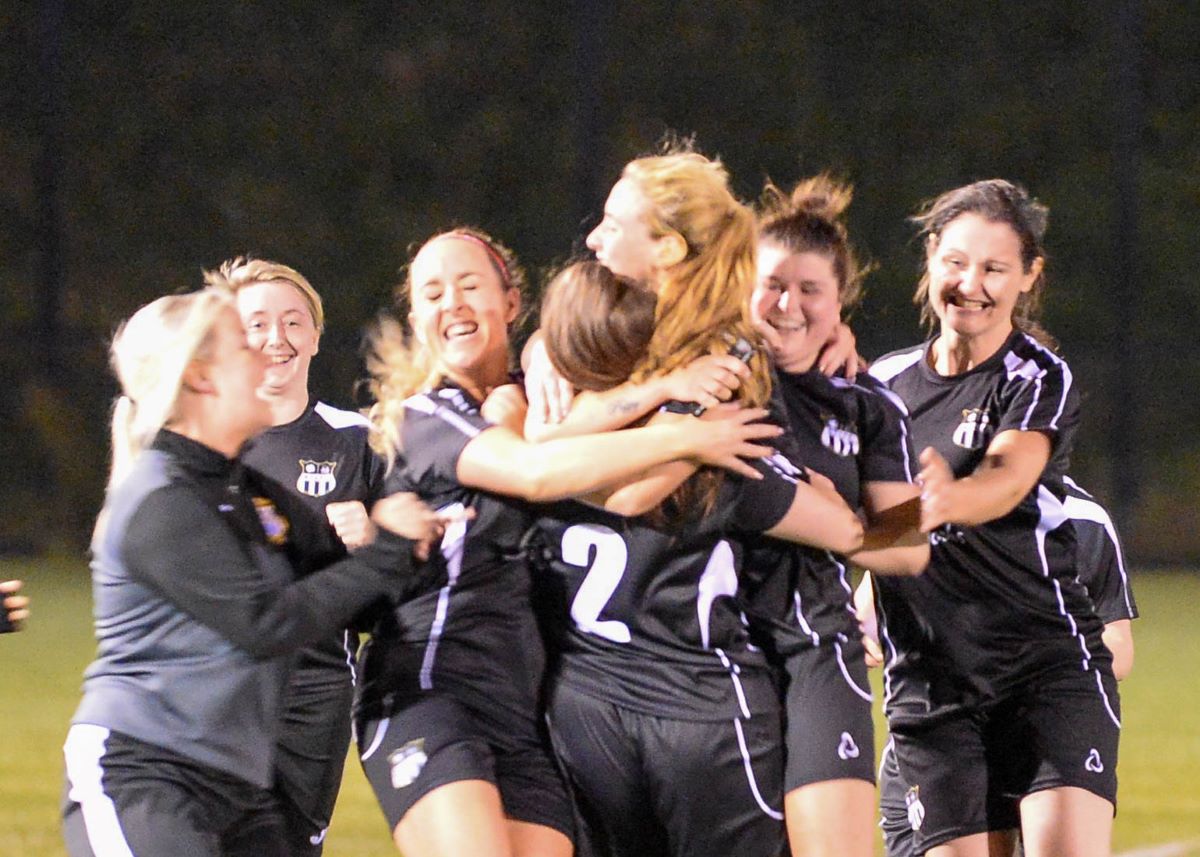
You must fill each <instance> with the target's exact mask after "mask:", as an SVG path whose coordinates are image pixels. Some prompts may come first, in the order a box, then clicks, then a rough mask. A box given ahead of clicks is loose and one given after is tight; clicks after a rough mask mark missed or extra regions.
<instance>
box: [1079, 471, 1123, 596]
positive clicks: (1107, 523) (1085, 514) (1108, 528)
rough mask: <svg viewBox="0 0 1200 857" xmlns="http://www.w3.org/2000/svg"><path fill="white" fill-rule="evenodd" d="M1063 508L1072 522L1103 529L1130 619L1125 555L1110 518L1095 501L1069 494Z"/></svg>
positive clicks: (1080, 490) (1080, 489) (1082, 491)
mask: <svg viewBox="0 0 1200 857" xmlns="http://www.w3.org/2000/svg"><path fill="white" fill-rule="evenodd" d="M1063 481H1064V482H1066V483H1067V484H1068V485H1070V486H1071V487H1072V488H1074V489H1075V490H1076V491H1079V492H1081V493H1084V494H1086V493H1087V492H1086V491H1084V490H1083V489H1082V488H1080V487H1079V486H1078V485H1076V484H1075V483H1074V482H1073V481H1071V479H1070V478H1069V477H1064V479H1063ZM1063 508H1064V509H1065V510H1066V512H1067V517H1068V518H1070V519H1071V520H1073V521H1091V522H1092V523H1095V524H1099V525H1100V526H1102V527H1104V532H1105V533H1106V534H1107V535H1108V539H1109V541H1111V542H1112V546H1113V552H1114V553H1115V554H1116V556H1117V572H1118V573H1119V574H1120V575H1121V595H1122V597H1123V598H1124V599H1125V610H1126V612H1127V613H1128V614H1129V616H1128V618H1132V617H1133V612H1134V611H1133V602H1132V600H1131V599H1130V597H1129V575H1128V573H1127V572H1126V571H1125V555H1124V552H1122V550H1121V542H1120V541H1119V540H1118V539H1117V528H1116V526H1115V525H1114V524H1113V521H1112V518H1111V517H1109V514H1108V512H1107V511H1105V509H1104V507H1103V506H1101V505H1100V504H1099V503H1097V502H1096V501H1095V500H1084V499H1083V498H1082V497H1072V496H1071V495H1069V494H1068V495H1067V498H1066V499H1065V500H1063Z"/></svg>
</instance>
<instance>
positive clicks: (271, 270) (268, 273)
mask: <svg viewBox="0 0 1200 857" xmlns="http://www.w3.org/2000/svg"><path fill="white" fill-rule="evenodd" d="M276 282H278V283H287V284H288V285H289V286H291V287H292V288H294V289H295V290H296V291H298V292H299V293H300V296H301V297H302V298H304V302H305V303H306V304H308V312H309V314H310V315H311V316H312V320H313V325H315V326H316V328H317V333H320V332H321V331H323V330H324V329H325V305H324V304H323V303H321V296H320V295H319V294H317V290H316V289H314V288H313V287H312V283H310V282H309V281H308V280H307V279H306V278H305V276H304V275H303V274H301V273H300V272H299V271H297V270H296V269H295V268H290V267H288V266H287V265H283V264H280V263H279V262H268V261H267V260H266V259H255V258H253V257H251V256H236V257H234V258H232V259H229V260H227V261H225V262H222V263H221V266H220V267H219V268H217V269H216V270H215V271H205V272H204V285H206V286H208V287H210V288H214V289H224V290H225V291H228V292H229V293H230V294H233V295H236V294H237V293H238V291H240V290H241V289H244V288H246V287H247V286H255V285H258V284H259V283H276Z"/></svg>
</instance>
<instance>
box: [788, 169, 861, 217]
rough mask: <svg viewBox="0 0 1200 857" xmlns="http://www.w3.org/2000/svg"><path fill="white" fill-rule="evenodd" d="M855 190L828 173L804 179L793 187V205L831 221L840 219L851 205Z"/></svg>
mask: <svg viewBox="0 0 1200 857" xmlns="http://www.w3.org/2000/svg"><path fill="white" fill-rule="evenodd" d="M853 197H854V191H853V190H851V188H850V186H849V185H847V184H842V183H841V182H839V181H837V180H835V179H834V178H833V177H832V176H830V175H829V174H828V173H822V174H820V175H818V176H813V177H812V178H809V179H804V180H803V181H801V182H799V183H798V184H797V185H796V186H795V187H794V188H792V195H791V203H792V207H793V208H794V209H795V210H796V211H797V212H799V213H803V214H807V215H809V216H810V217H818V218H820V219H822V220H828V221H830V222H833V221H836V220H838V219H839V218H840V217H841V216H842V214H843V213H845V211H846V209H847V208H849V207H850V200H851V199H853Z"/></svg>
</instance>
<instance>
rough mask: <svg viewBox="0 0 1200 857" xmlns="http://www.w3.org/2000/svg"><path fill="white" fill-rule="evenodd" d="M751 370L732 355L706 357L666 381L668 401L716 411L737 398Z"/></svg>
mask: <svg viewBox="0 0 1200 857" xmlns="http://www.w3.org/2000/svg"><path fill="white" fill-rule="evenodd" d="M749 376H750V367H749V366H747V365H746V364H745V363H743V362H742V361H741V360H739V359H738V358H737V357H734V356H733V355H732V354H706V355H704V356H703V357H697V358H696V359H695V360H693V361H692V362H691V363H688V364H687V365H686V366H680V367H679V368H678V369H676V370H674V371H673V372H671V373H669V374H667V375H666V376H664V377H663V385H664V390H665V391H666V398H667V399H668V400H674V401H678V402H695V403H696V404H698V405H703V406H704V407H705V408H713V407H716V406H717V405H719V404H720V403H721V402H727V401H729V400H730V399H731V398H733V394H734V393H735V392H737V389H738V387H740V386H741V385H742V380H743V379H744V378H748V377H749Z"/></svg>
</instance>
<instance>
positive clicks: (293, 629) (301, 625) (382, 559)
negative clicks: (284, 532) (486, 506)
mask: <svg viewBox="0 0 1200 857" xmlns="http://www.w3.org/2000/svg"><path fill="white" fill-rule="evenodd" d="M384 541H385V542H386V544H382V545H379V546H370V547H369V548H368V549H364V551H365V552H366V557H363V558H359V557H356V558H350V559H346V560H342V561H341V562H338V563H334V564H333V565H331V566H329V567H327V568H325V569H323V570H321V571H319V572H315V573H314V574H311V575H309V576H307V577H305V578H304V579H302V580H300V581H297V582H293V583H290V584H287V585H280V584H278V583H275V582H273V581H272V580H271V579H270V578H269V577H268V575H267V574H266V573H264V571H263V569H262V568H260V567H259V566H258V564H257V563H256V561H255V559H254V558H253V553H254V550H253V547H252V546H251V545H246V544H243V543H242V542H240V541H239V539H238V538H237V536H236V535H235V534H234V532H233V530H232V529H231V528H230V527H229V525H228V524H227V523H226V522H225V521H223V520H222V519H221V518H220V516H219V515H218V514H217V513H216V512H214V511H213V510H212V509H211V508H209V507H208V506H207V505H206V504H205V503H204V501H203V500H202V499H201V498H200V497H199V496H198V495H197V494H196V493H195V492H194V491H192V490H190V489H188V488H187V487H185V486H181V485H168V486H165V487H163V488H159V489H158V490H156V491H154V492H152V493H151V494H149V495H148V496H147V497H146V498H145V500H143V502H142V503H141V505H140V506H139V508H138V509H137V510H136V511H135V512H134V513H133V515H132V516H131V517H130V519H129V522H128V525H127V527H126V531H125V534H124V538H123V539H122V547H121V550H122V554H123V557H124V560H125V562H126V565H127V568H128V569H129V572H130V574H131V575H132V576H133V577H134V579H136V580H138V581H139V582H140V583H142V584H143V585H145V586H147V587H149V588H150V589H152V590H154V591H156V592H158V593H159V594H160V595H161V596H162V597H163V598H165V599H166V600H168V601H170V602H171V603H172V604H174V605H175V606H176V607H177V608H179V609H180V610H182V611H183V612H185V613H187V614H189V615H190V616H192V617H193V618H195V619H196V620H197V621H199V622H202V623H203V624H205V625H207V626H209V627H210V628H212V629H213V630H215V631H216V632H217V633H219V634H221V635H222V636H223V637H225V638H226V639H228V640H229V641H230V642H231V643H233V644H234V645H235V646H237V647H239V648H241V649H244V650H245V651H247V652H249V653H250V654H251V655H252V656H254V657H260V658H268V657H275V656H278V655H280V654H283V653H285V652H288V651H291V650H294V649H296V648H299V647H300V646H303V645H306V644H308V643H310V642H313V641H315V640H317V639H320V638H321V637H323V636H326V635H328V634H331V633H333V632H334V631H336V630H337V629H339V628H342V627H344V626H345V625H346V623H347V622H348V621H349V619H350V618H351V617H352V616H353V615H354V614H355V613H357V612H358V610H359V609H361V608H362V607H364V606H366V605H367V604H369V603H371V602H372V601H373V600H375V599H376V598H378V597H380V596H384V595H387V596H393V595H394V593H393V592H392V590H391V587H390V586H389V580H388V578H389V577H390V576H391V575H390V574H388V573H384V572H383V570H382V568H386V567H389V566H393V565H394V566H395V573H396V577H395V579H396V581H397V582H399V581H400V580H402V579H403V578H404V577H406V576H408V575H406V574H405V573H404V571H405V570H404V569H402V568H401V567H400V564H401V563H402V562H404V560H403V556H404V554H403V552H402V549H401V541H402V540H399V539H395V538H392V539H385V540H384ZM407 546H408V549H409V554H410V555H411V543H408V544H407ZM261 549H262V550H266V547H265V546H262V548H261ZM408 565H409V566H411V562H409V563H408ZM376 566H381V567H382V568H380V567H376ZM408 571H410V572H411V568H409V569H408Z"/></svg>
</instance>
